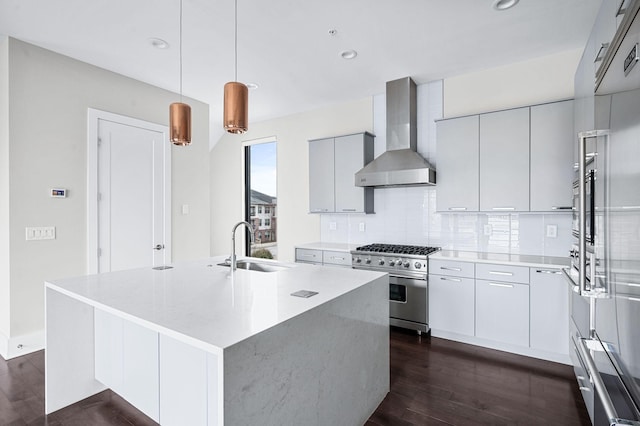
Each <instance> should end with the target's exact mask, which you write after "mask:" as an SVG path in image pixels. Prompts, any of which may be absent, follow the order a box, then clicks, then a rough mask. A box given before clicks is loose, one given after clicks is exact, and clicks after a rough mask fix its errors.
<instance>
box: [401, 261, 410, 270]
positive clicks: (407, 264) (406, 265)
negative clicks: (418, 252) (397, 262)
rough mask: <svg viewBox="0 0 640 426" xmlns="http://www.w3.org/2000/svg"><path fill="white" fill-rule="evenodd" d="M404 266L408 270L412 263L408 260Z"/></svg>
mask: <svg viewBox="0 0 640 426" xmlns="http://www.w3.org/2000/svg"><path fill="white" fill-rule="evenodd" d="M402 266H404V267H405V268H408V267H409V266H411V262H409V261H408V260H405V261H404V263H403V264H402Z"/></svg>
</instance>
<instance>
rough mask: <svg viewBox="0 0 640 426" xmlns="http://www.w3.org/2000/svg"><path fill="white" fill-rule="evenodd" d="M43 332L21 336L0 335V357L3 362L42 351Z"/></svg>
mask: <svg viewBox="0 0 640 426" xmlns="http://www.w3.org/2000/svg"><path fill="white" fill-rule="evenodd" d="M44 342H45V339H44V330H41V331H36V332H35V333H29V334H23V335H22V336H14V337H10V338H9V337H7V336H5V335H4V334H2V333H0V356H2V358H4V359H5V360H8V359H11V358H16V357H19V356H22V355H26V354H29V353H31V352H35V351H39V350H41V349H44Z"/></svg>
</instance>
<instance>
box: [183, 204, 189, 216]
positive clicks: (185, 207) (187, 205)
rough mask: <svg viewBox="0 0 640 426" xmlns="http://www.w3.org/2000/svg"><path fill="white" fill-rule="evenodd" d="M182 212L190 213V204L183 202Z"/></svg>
mask: <svg viewBox="0 0 640 426" xmlns="http://www.w3.org/2000/svg"><path fill="white" fill-rule="evenodd" d="M182 214H183V215H185V214H189V204H183V205H182Z"/></svg>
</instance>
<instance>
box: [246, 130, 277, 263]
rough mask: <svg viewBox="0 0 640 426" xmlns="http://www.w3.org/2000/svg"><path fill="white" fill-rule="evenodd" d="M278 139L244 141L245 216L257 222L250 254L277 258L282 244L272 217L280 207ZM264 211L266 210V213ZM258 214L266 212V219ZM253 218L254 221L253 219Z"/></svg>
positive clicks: (248, 246) (249, 245) (250, 244)
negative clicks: (278, 242) (277, 187)
mask: <svg viewBox="0 0 640 426" xmlns="http://www.w3.org/2000/svg"><path fill="white" fill-rule="evenodd" d="M276 147H277V145H276V140H275V139H274V138H267V139H261V140H257V141H251V142H245V144H244V171H245V174H244V183H245V217H246V220H247V221H251V223H252V224H253V225H254V229H255V234H254V237H255V238H254V241H253V243H251V241H250V239H249V238H248V236H247V241H246V248H247V250H246V253H250V256H257V257H272V258H274V259H276V258H277V254H278V246H277V235H276V232H275V230H274V229H269V231H267V230H265V229H264V228H270V227H271V226H272V224H273V225H275V222H273V221H272V220H271V215H272V213H275V211H276V206H277V196H278V194H277V192H276V182H277V179H276V176H277V170H276V164H277V163H276V158H277V157H276V152H277V149H276ZM263 212H264V213H263ZM256 214H257V215H258V216H259V215H262V214H266V215H268V216H266V217H265V216H263V217H262V218H260V217H256ZM251 217H253V220H251Z"/></svg>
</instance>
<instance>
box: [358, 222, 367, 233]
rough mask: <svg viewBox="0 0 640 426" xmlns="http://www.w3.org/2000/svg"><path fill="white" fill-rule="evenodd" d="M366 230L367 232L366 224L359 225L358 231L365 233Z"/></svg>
mask: <svg viewBox="0 0 640 426" xmlns="http://www.w3.org/2000/svg"><path fill="white" fill-rule="evenodd" d="M364 230H365V224H364V222H360V223H359V224H358V231H360V232H364Z"/></svg>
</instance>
